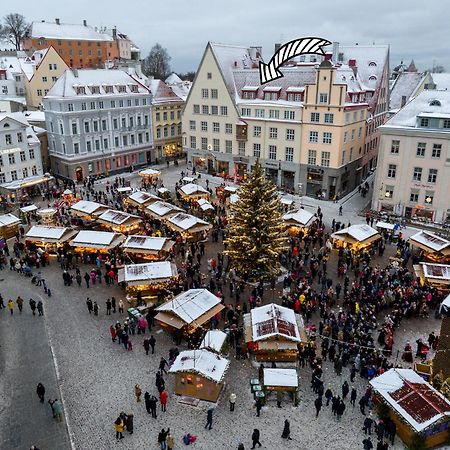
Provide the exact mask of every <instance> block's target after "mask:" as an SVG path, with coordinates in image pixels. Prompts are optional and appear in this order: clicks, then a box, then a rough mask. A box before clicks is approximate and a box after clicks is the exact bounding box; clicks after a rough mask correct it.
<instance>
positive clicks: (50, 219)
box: [36, 208, 58, 225]
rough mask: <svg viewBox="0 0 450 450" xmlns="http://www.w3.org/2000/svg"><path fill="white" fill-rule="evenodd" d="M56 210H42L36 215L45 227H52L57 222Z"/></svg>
mask: <svg viewBox="0 0 450 450" xmlns="http://www.w3.org/2000/svg"><path fill="white" fill-rule="evenodd" d="M57 212H58V211H57V209H56V208H42V209H38V210H37V211H36V214H37V215H38V216H39V217H40V220H41V222H42V223H43V224H45V225H51V224H53V223H55V220H56V217H55V216H56V213H57Z"/></svg>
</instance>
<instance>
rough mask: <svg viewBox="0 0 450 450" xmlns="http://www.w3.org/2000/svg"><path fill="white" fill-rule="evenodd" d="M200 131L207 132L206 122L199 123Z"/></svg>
mask: <svg viewBox="0 0 450 450" xmlns="http://www.w3.org/2000/svg"><path fill="white" fill-rule="evenodd" d="M201 129H202V131H208V122H201Z"/></svg>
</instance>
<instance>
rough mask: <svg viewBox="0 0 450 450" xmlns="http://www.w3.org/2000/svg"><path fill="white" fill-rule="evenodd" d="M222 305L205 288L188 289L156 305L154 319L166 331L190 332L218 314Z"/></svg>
mask: <svg viewBox="0 0 450 450" xmlns="http://www.w3.org/2000/svg"><path fill="white" fill-rule="evenodd" d="M223 309H224V306H223V305H222V304H221V302H220V298H219V297H216V296H215V295H214V294H212V293H211V292H209V291H208V290H207V289H190V290H189V291H186V292H182V293H181V294H179V295H177V296H176V297H175V298H174V299H172V300H170V301H168V302H166V303H164V304H163V305H161V306H158V308H156V310H157V311H158V314H157V315H156V320H157V321H158V323H159V325H160V326H161V327H162V328H164V329H166V330H167V331H169V332H171V333H174V332H177V331H182V332H183V333H187V334H192V333H194V332H195V331H196V330H197V329H198V328H199V327H203V326H206V324H207V323H208V322H209V320H210V319H211V318H212V317H214V316H216V315H217V314H220V312H221V311H222V310H223Z"/></svg>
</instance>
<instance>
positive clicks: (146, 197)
mask: <svg viewBox="0 0 450 450" xmlns="http://www.w3.org/2000/svg"><path fill="white" fill-rule="evenodd" d="M128 199H129V200H131V201H133V202H135V203H137V204H138V205H143V204H145V203H148V202H151V201H157V200H161V199H160V198H159V197H158V196H157V195H154V194H150V193H149V192H145V191H137V192H133V193H132V194H131V195H129V196H128Z"/></svg>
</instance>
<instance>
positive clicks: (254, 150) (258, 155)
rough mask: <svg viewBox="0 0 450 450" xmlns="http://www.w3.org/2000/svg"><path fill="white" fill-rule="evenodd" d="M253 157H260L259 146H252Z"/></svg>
mask: <svg viewBox="0 0 450 450" xmlns="http://www.w3.org/2000/svg"><path fill="white" fill-rule="evenodd" d="M253 156H254V157H255V158H259V157H260V156H261V144H253Z"/></svg>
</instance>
